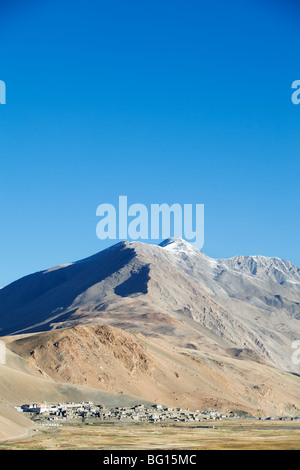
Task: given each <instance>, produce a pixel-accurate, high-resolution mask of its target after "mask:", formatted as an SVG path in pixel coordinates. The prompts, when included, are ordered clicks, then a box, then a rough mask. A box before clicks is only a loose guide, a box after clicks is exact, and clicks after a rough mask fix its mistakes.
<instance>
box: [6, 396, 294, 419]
mask: <svg viewBox="0 0 300 470" xmlns="http://www.w3.org/2000/svg"><path fill="white" fill-rule="evenodd" d="M15 408H16V409H17V410H18V411H20V412H24V413H30V414H31V416H33V415H42V416H40V418H41V419H42V420H47V421H54V420H62V419H63V420H69V419H70V420H71V419H76V418H77V419H78V418H79V419H81V420H82V421H87V422H89V421H90V420H94V419H96V420H97V421H98V420H100V421H127V422H128V421H131V422H132V421H137V422H149V423H157V422H164V421H165V422H172V421H173V422H184V423H186V422H197V421H205V420H220V419H224V418H241V417H244V418H248V419H266V420H270V419H274V418H271V417H269V418H256V417H254V416H247V415H246V414H245V415H244V416H241V415H240V414H239V413H234V412H230V413H229V414H227V415H226V414H221V413H219V412H217V411H200V410H189V409H187V410H184V409H182V408H170V407H164V406H162V405H152V406H150V407H146V406H145V405H135V406H133V407H115V408H106V407H105V406H102V405H96V404H94V403H93V402H91V401H89V402H81V403H73V402H72V403H58V404H55V405H47V403H32V404H27V405H21V406H16V407H15ZM279 419H282V420H283V419H288V418H279ZM291 419H294V420H296V419H299V420H300V417H296V418H291Z"/></svg>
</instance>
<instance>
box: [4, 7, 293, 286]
mask: <svg viewBox="0 0 300 470" xmlns="http://www.w3.org/2000/svg"><path fill="white" fill-rule="evenodd" d="M298 13H299V6H297V4H296V2H292V1H290V2H283V1H282V2H281V1H275V2H271V1H269V0H265V1H260V2H258V1H253V0H252V1H250V0H249V1H247V0H245V1H243V2H240V1H237V0H236V1H230V0H229V1H227V2H224V1H215V2H202V1H201V0H200V1H199V0H197V1H196V0H187V1H185V2H183V1H178V0H172V1H171V0H160V1H157V0H151V1H137V0H136V1H133V0H128V1H126V2H124V1H121V0H115V1H112V2H103V1H102V0H100V1H92V0H85V1H82V0H75V1H74V0H72V1H57V0H52V1H48V0H45V1H43V2H38V1H34V0H31V1H22V2H21V1H18V0H12V1H10V2H8V1H7V2H5V1H3V2H1V4H0V41H1V42H0V44H1V47H0V80H4V81H5V83H6V87H7V104H6V105H1V106H0V159H1V160H0V163H1V171H0V196H1V197H0V217H1V232H0V286H1V285H2V286H4V285H6V284H8V283H9V282H12V281H13V280H15V279H17V278H19V277H21V276H23V275H26V274H29V273H31V272H34V271H37V270H41V269H45V268H48V267H50V266H54V265H57V264H63V263H67V262H71V261H75V260H77V259H80V258H83V257H85V256H89V255H91V254H93V253H95V252H98V251H101V250H102V249H104V248H106V246H108V245H110V244H112V243H113V242H112V241H100V240H99V239H98V238H97V237H96V224H97V222H98V220H97V218H96V208H97V206H98V205H99V204H102V203H113V204H116V203H117V200H118V197H119V195H127V196H128V202H129V204H133V203H143V204H145V205H148V206H149V205H150V204H154V203H163V202H164V203H168V204H172V203H175V202H177V203H180V204H185V203H190V204H196V203H199V204H200V203H201V204H205V244H204V247H203V251H204V252H205V253H206V254H207V255H209V256H211V257H214V258H218V257H223V258H227V257H231V256H234V255H236V254H242V255H253V254H261V255H265V256H277V257H280V258H284V259H288V260H291V261H292V262H294V263H295V264H297V265H298V266H299V265H300V252H299V238H300V218H299V209H300V195H299V174H300V163H299V155H300V152H299V150H300V143H299V137H298V135H299V123H300V106H295V105H293V104H292V102H291V95H292V90H291V84H292V82H293V81H294V80H297V79H300V70H299V69H300V65H299V64H300V62H299V44H300V30H299V24H298V21H297V18H298V17H299V15H298Z"/></svg>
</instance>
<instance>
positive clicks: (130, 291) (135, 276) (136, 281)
mask: <svg viewBox="0 0 300 470" xmlns="http://www.w3.org/2000/svg"><path fill="white" fill-rule="evenodd" d="M149 272H150V268H149V266H148V265H147V266H142V267H141V268H140V269H139V271H137V272H134V273H132V274H131V276H130V278H129V279H127V280H126V281H125V282H123V284H120V285H119V286H117V287H116V288H115V290H114V291H115V294H117V295H120V296H121V297H128V296H130V295H134V294H147V292H148V281H149V279H150V276H149Z"/></svg>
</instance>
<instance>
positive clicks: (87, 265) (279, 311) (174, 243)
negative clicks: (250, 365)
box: [0, 239, 300, 373]
mask: <svg viewBox="0 0 300 470" xmlns="http://www.w3.org/2000/svg"><path fill="white" fill-rule="evenodd" d="M299 320H300V269H299V268H298V267H296V266H294V265H293V264H292V263H290V262H287V261H282V260H279V259H278V258H265V257H262V256H253V257H250V256H248V257H242V256H237V257H234V258H232V259H227V260H226V259H219V260H216V259H211V258H209V257H208V256H206V255H205V254H204V253H202V252H201V251H199V250H198V249H196V248H195V247H193V246H192V245H191V244H189V243H187V242H185V241H183V240H182V239H168V240H165V241H164V242H163V243H162V244H161V245H159V246H157V245H150V244H144V243H140V242H132V243H129V242H121V243H118V244H116V245H114V246H112V247H111V248H109V249H107V250H104V251H102V252H100V253H98V254H96V255H94V256H91V257H89V258H86V259H84V260H81V261H79V262H75V263H71V264H69V265H64V266H58V267H55V268H52V269H49V270H46V271H42V272H38V273H35V274H32V275H30V276H26V277H25V278H22V279H20V280H18V281H16V282H14V283H12V284H10V285H9V286H7V287H5V288H3V289H1V291H0V328H1V330H0V334H1V335H3V336H4V335H11V334H20V333H30V332H37V331H48V330H52V329H58V328H65V327H73V326H76V325H84V324H89V323H94V324H95V323H98V324H106V325H111V326H115V327H118V328H121V329H122V330H127V331H129V332H135V331H138V332H140V333H142V334H143V335H146V336H148V337H153V338H163V339H164V341H167V342H168V343H169V344H171V345H174V346H179V347H182V348H187V349H189V350H191V349H194V350H201V351H207V352H212V351H215V352H217V353H220V354H224V355H226V354H227V355H229V356H230V355H232V354H233V353H234V354H240V355H241V356H243V357H245V356H247V357H251V358H256V360H257V361H262V362H265V363H269V364H272V365H273V366H275V367H277V368H280V369H283V370H287V371H292V372H296V373H298V372H299V371H298V366H297V365H294V364H293V363H292V360H291V356H292V353H293V350H292V341H294V340H297V339H300V327H299Z"/></svg>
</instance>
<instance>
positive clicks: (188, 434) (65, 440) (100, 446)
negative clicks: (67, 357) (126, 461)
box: [0, 419, 300, 450]
mask: <svg viewBox="0 0 300 470" xmlns="http://www.w3.org/2000/svg"><path fill="white" fill-rule="evenodd" d="M299 449H300V422H299V421H277V420H276V421H263V420H262V421H257V420H249V419H240V420H224V421H219V422H214V423H197V424H192V425H191V424H190V423H187V424H178V425H177V424H176V425H174V424H170V425H169V424H148V423H138V424H132V425H128V424H127V425H122V424H120V425H119V424H105V425H103V424H101V425H98V424H97V425H87V424H80V425H64V426H61V427H53V428H51V427H43V429H42V428H41V427H40V428H39V427H36V428H35V431H34V434H33V435H32V436H31V437H29V438H27V439H20V440H15V441H11V442H8V441H7V442H2V443H1V444H0V450H299Z"/></svg>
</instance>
